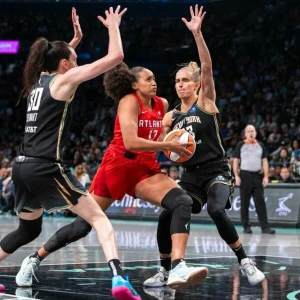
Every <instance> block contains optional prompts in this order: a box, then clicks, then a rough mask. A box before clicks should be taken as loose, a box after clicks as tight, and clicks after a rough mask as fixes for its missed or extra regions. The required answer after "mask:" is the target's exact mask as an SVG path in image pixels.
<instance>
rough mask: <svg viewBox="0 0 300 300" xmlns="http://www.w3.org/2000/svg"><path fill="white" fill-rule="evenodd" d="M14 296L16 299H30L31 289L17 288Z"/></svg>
mask: <svg viewBox="0 0 300 300" xmlns="http://www.w3.org/2000/svg"><path fill="white" fill-rule="evenodd" d="M15 294H16V296H18V297H26V298H32V288H17V289H16V292H15ZM21 299H22V298H21Z"/></svg>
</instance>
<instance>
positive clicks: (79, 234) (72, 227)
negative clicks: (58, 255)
mask: <svg viewBox="0 0 300 300" xmlns="http://www.w3.org/2000/svg"><path fill="white" fill-rule="evenodd" d="M91 230H92V226H91V225H90V224H89V223H88V222H86V221H85V220H84V219H82V218H81V217H77V218H76V219H75V221H74V222H72V223H71V224H68V225H66V226H64V227H62V228H61V229H59V230H58V231H57V232H56V233H55V234H54V235H53V236H52V237H51V238H50V239H49V240H48V241H47V243H46V244H45V245H44V249H45V250H46V251H47V252H49V253H51V252H54V251H56V250H58V249H60V248H63V247H65V246H66V245H68V244H70V243H73V242H76V241H78V240H80V239H81V238H83V237H85V236H87V235H88V234H89V233H90V231H91Z"/></svg>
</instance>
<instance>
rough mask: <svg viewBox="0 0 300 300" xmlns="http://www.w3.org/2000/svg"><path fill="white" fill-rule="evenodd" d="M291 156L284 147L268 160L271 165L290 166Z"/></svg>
mask: <svg viewBox="0 0 300 300" xmlns="http://www.w3.org/2000/svg"><path fill="white" fill-rule="evenodd" d="M290 161H291V157H290V155H289V153H288V151H287V149H286V148H282V149H281V150H280V152H279V156H278V157H276V158H275V159H273V160H272V161H270V165H272V166H281V167H289V166H290Z"/></svg>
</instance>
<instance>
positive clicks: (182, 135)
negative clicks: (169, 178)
mask: <svg viewBox="0 0 300 300" xmlns="http://www.w3.org/2000/svg"><path fill="white" fill-rule="evenodd" d="M174 139H179V141H180V142H182V143H193V145H190V146H187V147H186V148H187V150H189V151H190V152H192V153H193V154H194V152H195V150H196V143H195V139H194V137H193V136H192V135H191V134H190V133H188V132H187V131H185V130H184V129H175V130H172V131H171V132H169V133H168V134H167V135H166V137H165V138H164V142H172V141H173V140H174ZM164 153H165V155H166V156H167V157H168V158H169V159H170V160H172V161H174V162H178V163H180V162H185V161H187V160H189V159H190V158H191V157H192V156H190V157H188V156H186V155H184V156H180V155H179V154H177V153H175V152H172V151H170V150H168V151H164Z"/></svg>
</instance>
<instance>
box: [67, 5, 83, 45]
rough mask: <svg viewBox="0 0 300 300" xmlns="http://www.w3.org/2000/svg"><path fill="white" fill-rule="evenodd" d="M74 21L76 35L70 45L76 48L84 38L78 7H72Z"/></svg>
mask: <svg viewBox="0 0 300 300" xmlns="http://www.w3.org/2000/svg"><path fill="white" fill-rule="evenodd" d="M72 23H73V28H74V37H73V39H72V41H71V42H70V43H69V45H70V46H71V47H72V48H73V49H75V48H76V47H77V46H78V44H79V43H80V41H81V39H82V30H81V26H80V23H79V16H78V15H77V14H76V9H75V8H74V7H73V8H72Z"/></svg>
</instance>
